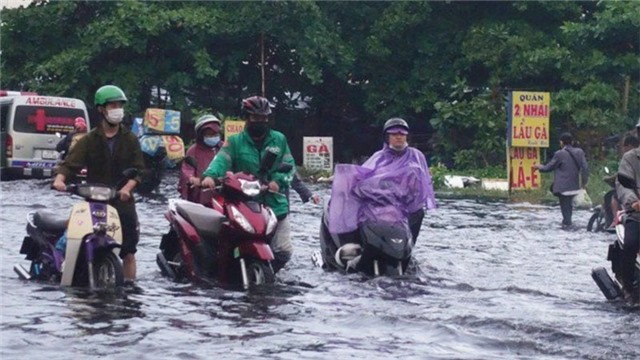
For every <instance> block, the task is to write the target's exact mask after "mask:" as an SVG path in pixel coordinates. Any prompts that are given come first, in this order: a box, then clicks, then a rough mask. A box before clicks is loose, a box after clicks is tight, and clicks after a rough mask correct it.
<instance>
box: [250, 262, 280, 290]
mask: <svg viewBox="0 0 640 360" xmlns="http://www.w3.org/2000/svg"><path fill="white" fill-rule="evenodd" d="M247 276H248V279H249V285H263V284H273V283H274V282H275V281H276V275H275V274H274V272H273V269H272V268H271V265H270V264H269V263H268V262H267V261H263V260H257V259H247Z"/></svg>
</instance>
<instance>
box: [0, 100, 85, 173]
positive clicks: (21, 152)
mask: <svg viewBox="0 0 640 360" xmlns="http://www.w3.org/2000/svg"><path fill="white" fill-rule="evenodd" d="M77 117H82V118H84V119H85V120H86V122H87V127H89V126H90V125H89V116H88V114H87V107H86V106H85V104H84V102H83V101H82V100H80V99H73V98H64V97H54V96H41V95H37V94H34V93H20V92H13V91H0V120H1V125H2V128H1V142H2V143H1V144H0V145H1V147H0V151H2V153H1V154H0V158H1V165H2V169H1V170H0V175H1V177H2V179H13V178H24V177H35V178H46V177H50V176H52V175H53V168H54V167H55V166H56V163H57V162H58V155H59V154H58V152H57V151H56V145H57V144H58V142H59V141H60V140H61V138H60V137H59V135H58V134H60V135H62V136H64V135H66V134H67V133H69V132H71V131H73V126H74V121H75V119H76V118H77ZM88 130H90V129H88Z"/></svg>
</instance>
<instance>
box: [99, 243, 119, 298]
mask: <svg viewBox="0 0 640 360" xmlns="http://www.w3.org/2000/svg"><path fill="white" fill-rule="evenodd" d="M93 283H94V284H95V286H96V287H97V288H100V289H105V288H114V287H118V286H122V284H124V273H123V270H122V263H121V262H120V259H118V257H117V256H116V254H114V253H113V252H111V251H105V252H103V253H101V254H99V255H98V256H97V257H96V259H95V260H94V261H93Z"/></svg>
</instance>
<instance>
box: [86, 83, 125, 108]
mask: <svg viewBox="0 0 640 360" xmlns="http://www.w3.org/2000/svg"><path fill="white" fill-rule="evenodd" d="M114 101H123V102H127V96H126V95H125V94H124V91H122V89H120V88H119V87H117V86H114V85H105V86H103V87H101V88H100V89H98V91H96V96H95V100H94V102H93V103H94V104H95V105H96V106H98V105H104V104H106V103H110V102H114Z"/></svg>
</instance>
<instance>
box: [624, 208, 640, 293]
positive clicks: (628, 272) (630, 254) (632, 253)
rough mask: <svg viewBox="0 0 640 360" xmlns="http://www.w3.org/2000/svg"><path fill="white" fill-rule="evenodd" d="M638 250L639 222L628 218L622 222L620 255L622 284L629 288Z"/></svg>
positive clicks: (639, 245) (639, 237) (639, 246)
mask: <svg viewBox="0 0 640 360" xmlns="http://www.w3.org/2000/svg"><path fill="white" fill-rule="evenodd" d="M638 250H640V223H638V222H637V221H633V220H628V221H627V222H626V223H625V224H624V249H623V255H622V277H623V279H624V282H625V284H624V286H625V287H628V289H631V284H633V275H634V272H635V264H636V254H637V253H638Z"/></svg>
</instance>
